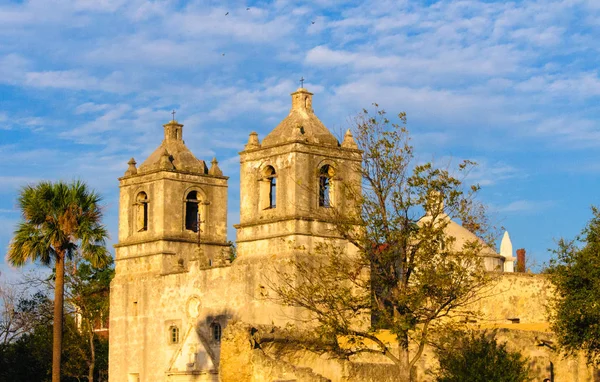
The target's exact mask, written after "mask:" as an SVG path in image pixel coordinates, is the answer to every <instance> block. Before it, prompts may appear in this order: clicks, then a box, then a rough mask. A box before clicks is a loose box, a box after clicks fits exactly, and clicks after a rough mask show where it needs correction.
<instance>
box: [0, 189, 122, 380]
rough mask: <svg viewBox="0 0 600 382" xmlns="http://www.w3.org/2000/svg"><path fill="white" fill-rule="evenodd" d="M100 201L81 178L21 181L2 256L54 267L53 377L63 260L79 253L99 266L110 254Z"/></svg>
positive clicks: (58, 342) (59, 329) (57, 369)
mask: <svg viewBox="0 0 600 382" xmlns="http://www.w3.org/2000/svg"><path fill="white" fill-rule="evenodd" d="M99 203H100V196H99V195H98V194H96V193H95V192H93V191H91V190H89V189H88V187H87V186H86V185H85V183H83V182H80V181H75V182H72V183H70V184H67V183H64V182H56V183H52V182H40V183H38V184H37V185H34V186H30V185H29V186H25V187H23V188H22V189H21V192H20V194H19V198H18V206H19V209H20V210H21V213H22V218H23V220H22V222H21V223H19V225H18V227H17V229H16V231H15V232H14V236H13V239H12V241H11V243H10V246H9V249H8V255H7V259H8V261H9V263H11V264H12V265H14V266H23V265H25V264H26V263H27V262H30V261H31V262H35V261H39V262H41V263H42V264H44V265H51V264H53V265H54V267H55V270H56V272H55V289H54V290H55V294H54V314H53V322H54V327H53V356H52V364H53V367H52V370H53V371H52V380H53V382H60V365H61V354H62V340H63V336H62V334H63V333H62V327H63V322H62V321H63V299H64V266H65V261H66V260H68V259H72V258H73V257H74V256H76V255H81V256H83V257H84V258H86V259H87V260H88V261H90V263H92V264H93V265H95V266H100V265H102V264H106V263H107V262H108V261H109V259H110V256H109V255H108V252H107V250H106V247H105V239H106V238H107V236H108V233H107V231H106V229H105V228H104V226H103V225H102V224H101V220H102V210H101V208H100V205H99Z"/></svg>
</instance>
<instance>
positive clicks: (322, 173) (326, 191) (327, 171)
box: [319, 165, 333, 207]
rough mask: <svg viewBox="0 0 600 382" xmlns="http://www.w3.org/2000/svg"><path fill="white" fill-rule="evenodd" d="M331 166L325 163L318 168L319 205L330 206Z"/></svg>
mask: <svg viewBox="0 0 600 382" xmlns="http://www.w3.org/2000/svg"><path fill="white" fill-rule="evenodd" d="M332 177H333V167H331V166H329V165H325V166H323V167H321V169H320V170H319V207H331V204H332V203H331V178H332Z"/></svg>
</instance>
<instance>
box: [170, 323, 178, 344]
mask: <svg viewBox="0 0 600 382" xmlns="http://www.w3.org/2000/svg"><path fill="white" fill-rule="evenodd" d="M169 342H170V343H172V344H178V343H179V328H178V327H177V326H175V325H173V326H171V327H170V328H169Z"/></svg>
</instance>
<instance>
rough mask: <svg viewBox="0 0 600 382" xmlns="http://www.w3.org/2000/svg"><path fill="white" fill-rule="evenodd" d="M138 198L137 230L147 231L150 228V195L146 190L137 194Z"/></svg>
mask: <svg viewBox="0 0 600 382" xmlns="http://www.w3.org/2000/svg"><path fill="white" fill-rule="evenodd" d="M135 199H136V203H135V204H136V214H137V216H136V220H137V222H136V224H137V231H138V232H142V231H147V230H148V195H146V193H145V192H140V193H139V194H137V197H136V198H135Z"/></svg>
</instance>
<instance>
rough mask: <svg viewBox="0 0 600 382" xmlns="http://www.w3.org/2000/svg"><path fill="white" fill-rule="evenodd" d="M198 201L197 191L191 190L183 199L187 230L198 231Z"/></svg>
mask: <svg viewBox="0 0 600 382" xmlns="http://www.w3.org/2000/svg"><path fill="white" fill-rule="evenodd" d="M198 202H199V200H198V193H197V192H196V191H191V192H190V193H189V194H188V195H187V197H186V200H185V229H187V230H188V231H193V232H198V231H199V230H200V216H199V209H198Z"/></svg>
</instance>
